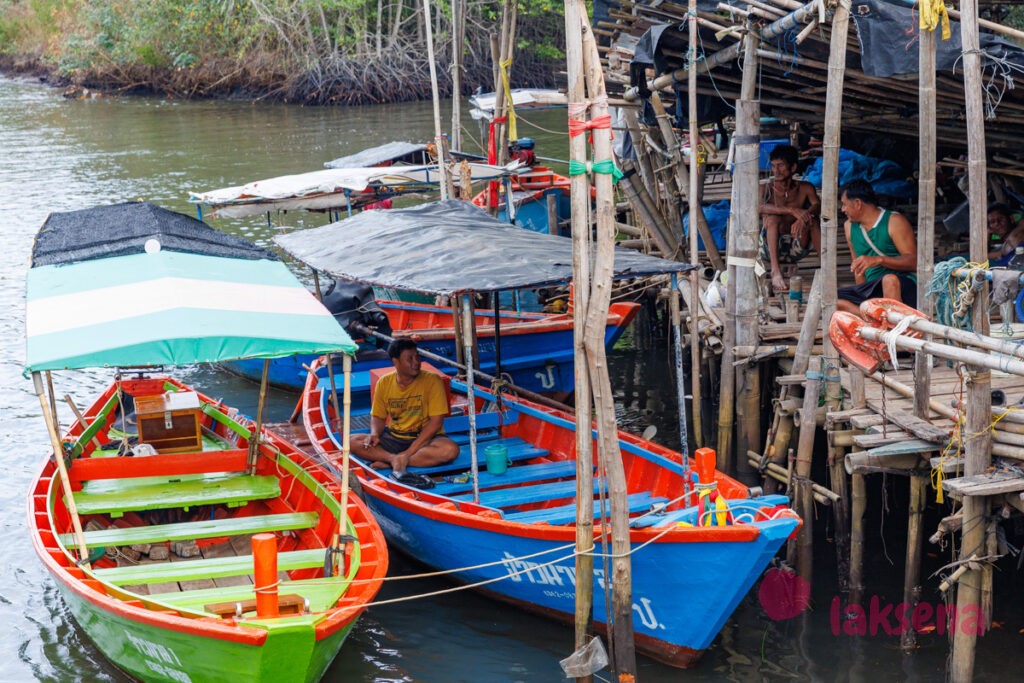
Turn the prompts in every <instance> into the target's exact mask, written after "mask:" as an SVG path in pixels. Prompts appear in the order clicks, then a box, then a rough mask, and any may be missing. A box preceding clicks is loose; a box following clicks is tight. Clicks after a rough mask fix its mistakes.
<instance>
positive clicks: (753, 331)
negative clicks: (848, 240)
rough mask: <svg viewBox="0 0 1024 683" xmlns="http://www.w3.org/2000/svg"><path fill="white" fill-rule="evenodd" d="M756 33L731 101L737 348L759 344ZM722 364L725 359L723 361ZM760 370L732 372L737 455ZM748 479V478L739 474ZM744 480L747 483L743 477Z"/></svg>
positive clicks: (750, 421)
mask: <svg viewBox="0 0 1024 683" xmlns="http://www.w3.org/2000/svg"><path fill="white" fill-rule="evenodd" d="M758 40H759V39H758V35H757V31H756V30H754V29H753V27H751V28H750V30H749V31H748V32H747V34H746V36H744V39H743V85H742V87H741V91H740V99H738V100H736V135H735V137H734V145H735V154H734V159H735V162H736V165H735V168H734V169H733V177H732V213H733V214H734V215H735V216H736V220H735V222H734V227H735V228H736V230H735V232H733V233H731V234H730V235H729V270H730V272H731V273H735V279H733V277H732V275H731V274H730V279H729V286H730V287H732V288H734V289H735V291H736V301H735V311H736V314H735V315H736V336H735V339H736V346H752V347H756V346H757V343H758V336H759V335H758V304H759V301H758V300H759V298H760V297H759V295H758V294H759V292H758V286H757V276H756V275H755V273H754V265H755V262H756V259H757V243H758V238H759V235H760V232H761V226H760V217H759V215H758V205H759V203H760V202H759V199H760V189H759V185H758V164H759V160H760V151H761V139H760V138H761V135H760V131H761V123H760V119H761V106H760V102H759V101H758V100H757V73H758V68H757V63H758V62H757V44H758ZM723 363H724V359H723ZM760 374H761V369H760V367H759V366H758V365H757V364H747V365H746V366H744V367H742V368H740V369H739V370H737V371H736V377H735V380H736V399H737V400H736V421H737V430H736V448H735V449H734V450H735V452H736V453H740V454H743V455H744V456H745V455H746V453H747V451H749V450H754V449H756V448H757V447H758V445H759V444H760V442H761V387H760ZM729 459H730V460H731V461H732V463H733V465H734V467H735V471H736V472H737V473H748V474H749V473H750V466H749V465H748V464H747V459H746V457H741V458H735V457H734V456H733V454H730V456H729ZM740 478H741V479H749V478H750V477H749V476H746V477H744V476H741V477H740ZM747 483H751V482H750V481H748V482H747Z"/></svg>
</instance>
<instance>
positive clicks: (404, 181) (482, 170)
mask: <svg viewBox="0 0 1024 683" xmlns="http://www.w3.org/2000/svg"><path fill="white" fill-rule="evenodd" d="M519 167H520V164H518V163H513V164H509V165H507V166H491V165H488V164H469V168H470V174H471V175H472V178H473V181H484V180H496V179H499V178H502V177H504V176H506V175H510V174H512V173H515V172H516V171H518V170H519ZM440 180H441V175H440V172H439V171H438V167H437V164H428V165H420V166H385V167H376V168H329V169H325V170H322V171H312V172H310V173H299V174H296V175H287V176H279V177H277V178H268V179H266V180H257V181H254V182H251V183H248V184H246V185H238V186H236V187H226V188H223V189H220V190H212V191H210V192H193V193H192V194H191V195H190V196H189V201H190V202H192V203H193V204H204V205H207V206H209V207H211V208H212V209H213V212H214V213H215V214H217V215H220V216H227V217H231V218H244V217H246V216H255V215H257V214H261V213H265V212H267V211H292V210H300V209H301V210H306V211H314V210H327V209H343V208H345V207H347V206H348V205H349V202H350V201H353V200H355V199H357V197H353V196H352V193H358V192H363V191H364V190H367V189H370V188H371V187H372V188H375V189H381V190H386V194H398V193H402V192H409V191H416V192H419V191H422V190H423V188H424V186H428V185H429V186H434V185H438V184H439V183H440ZM410 186H411V187H410ZM346 191H347V192H346ZM376 199H377V197H376V196H375V195H373V194H370V195H368V197H367V200H368V201H376Z"/></svg>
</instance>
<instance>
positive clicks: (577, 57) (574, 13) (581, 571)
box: [565, 0, 594, 683]
mask: <svg viewBox="0 0 1024 683" xmlns="http://www.w3.org/2000/svg"><path fill="white" fill-rule="evenodd" d="M584 12H586V9H585V7H584V6H583V2H582V0H567V2H566V3H565V58H566V66H567V73H568V76H569V83H568V92H567V95H568V99H569V102H570V103H572V104H573V105H574V106H575V105H577V104H578V103H580V102H583V101H584V100H585V99H586V90H585V83H584V78H583V32H582V31H583V23H582V19H581V17H582V15H583V13H584ZM569 158H570V159H573V160H575V161H578V162H581V163H582V162H585V161H586V160H587V142H586V139H585V138H584V137H583V136H582V135H577V136H575V137H572V138H569ZM569 183H570V196H571V200H570V201H571V203H572V218H571V220H572V261H573V263H572V270H573V282H574V283H575V286H574V287H573V288H572V289H573V291H572V297H573V309H574V311H575V313H574V317H573V362H574V371H573V372H574V377H575V380H576V388H575V393H576V499H577V500H588V499H590V498H592V497H593V477H594V474H593V471H594V470H593V463H594V460H593V439H592V438H591V436H590V434H591V425H592V423H593V418H592V406H593V403H592V399H591V394H590V373H589V370H588V369H587V358H586V349H585V347H584V344H583V338H584V335H585V332H586V314H587V307H588V306H589V304H590V182H589V179H588V178H587V175H586V174H580V175H576V176H573V177H572V178H571V179H570V181H569ZM586 507H587V506H585V505H577V506H576V553H577V554H576V616H575V624H576V638H575V646H576V649H577V650H578V649H579V648H581V647H583V646H585V645H586V644H587V642H588V641H589V638H590V632H591V626H592V617H591V615H592V608H593V603H594V578H593V577H594V556H593V555H591V554H589V552H590V549H591V548H592V547H593V545H594V516H593V514H592V512H591V510H588V509H586ZM576 680H577V681H578V682H580V683H589V682H590V681H591V680H592V677H591V676H585V677H578V678H577V679H576Z"/></svg>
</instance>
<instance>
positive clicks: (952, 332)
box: [885, 274, 1024, 358]
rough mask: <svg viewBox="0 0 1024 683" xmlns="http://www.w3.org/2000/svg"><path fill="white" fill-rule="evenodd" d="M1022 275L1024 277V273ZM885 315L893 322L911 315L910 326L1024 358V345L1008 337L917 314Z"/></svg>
mask: <svg viewBox="0 0 1024 683" xmlns="http://www.w3.org/2000/svg"><path fill="white" fill-rule="evenodd" d="M1021 277H1024V274H1022V275H1021ZM885 315H886V317H887V318H888V319H889V322H892V323H899V322H900V321H902V320H903V319H904V318H908V317H909V318H910V319H911V320H912V322H911V323H910V327H912V328H913V329H915V330H919V331H921V332H927V333H928V334H934V335H936V336H939V337H941V338H943V339H945V340H947V341H953V342H957V343H959V344H967V345H968V346H977V347H978V348H982V349H988V350H989V351H995V352H996V353H1001V354H1003V355H1006V356H1014V357H1016V358H1024V346H1022V345H1021V344H1017V343H1015V342H1012V341H1010V340H1008V339H997V338H996V337H990V336H986V335H982V334H978V333H977V332H968V331H967V330H961V329H958V328H956V327H950V326H948V325H941V324H939V323H935V322H932V321H930V320H925V319H924V318H919V317H917V316H907V315H904V314H903V313H897V312H896V311H886V314H885Z"/></svg>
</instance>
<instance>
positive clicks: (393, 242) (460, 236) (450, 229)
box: [274, 200, 691, 294]
mask: <svg viewBox="0 0 1024 683" xmlns="http://www.w3.org/2000/svg"><path fill="white" fill-rule="evenodd" d="M274 241H275V242H277V244H278V245H280V246H281V247H282V248H283V249H284V250H285V251H287V252H288V253H289V254H291V255H292V256H294V257H295V258H297V259H299V260H300V261H302V262H304V263H306V264H307V265H309V266H310V267H311V268H314V269H316V270H318V271H321V272H324V273H328V274H329V275H331V276H333V277H336V278H344V279H348V280H357V281H359V282H365V283H367V284H372V285H377V286H381V287H395V288H397V289H404V290H412V291H418V292H427V293H430V294H456V293H459V292H494V291H501V290H510V289H525V288H530V287H541V286H544V285H551V284H560V283H566V282H569V280H571V279H572V240H571V239H569V238H567V237H559V236H556V235H545V234H539V233H535V232H532V231H529V230H524V229H522V228H518V227H516V226H514V225H510V224H508V223H503V222H501V221H498V220H496V219H494V218H491V217H490V216H489V215H488V214H487V213H486V212H484V211H483V210H481V209H479V208H477V207H475V206H473V205H472V204H470V203H469V202H462V201H458V200H448V201H444V202H434V203H430V204H424V205H422V206H417V207H414V208H411V209H396V210H392V211H371V212H367V213H362V214H359V215H358V216H354V217H353V218H348V219H346V220H343V221H339V222H337V223H332V224H330V225H326V226H324V227H321V228H313V229H311V230H302V231H298V232H293V233H290V234H288V235H279V236H277V237H275V238H274ZM690 267H691V266H689V265H688V264H684V263H679V262H676V261H669V260H666V259H660V258H656V257H653V256H646V255H644V254H639V253H637V252H634V251H629V250H626V249H616V250H615V274H616V276H617V277H632V276H642V275H657V274H662V273H677V272H682V271H686V270H689V269H690Z"/></svg>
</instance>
